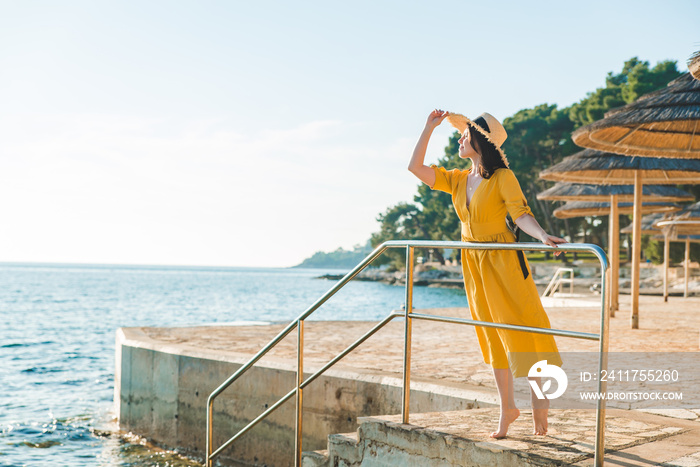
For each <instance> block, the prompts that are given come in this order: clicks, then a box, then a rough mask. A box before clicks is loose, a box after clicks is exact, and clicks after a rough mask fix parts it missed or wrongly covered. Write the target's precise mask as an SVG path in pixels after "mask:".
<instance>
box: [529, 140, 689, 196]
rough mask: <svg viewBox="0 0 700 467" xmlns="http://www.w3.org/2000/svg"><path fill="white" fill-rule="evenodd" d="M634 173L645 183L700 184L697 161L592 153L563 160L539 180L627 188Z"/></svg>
mask: <svg viewBox="0 0 700 467" xmlns="http://www.w3.org/2000/svg"><path fill="white" fill-rule="evenodd" d="M699 130H700V128H699ZM636 171H638V172H640V174H641V175H642V177H643V179H644V183H650V184H655V185H681V184H696V183H700V160H694V159H672V158H663V159H661V158H656V157H632V156H623V155H619V154H614V153H610V152H602V151H597V150H595V149H584V150H583V151H580V152H577V153H576V154H574V155H572V156H569V157H565V158H564V159H563V160H562V161H561V162H559V163H558V164H555V165H553V166H551V167H549V168H547V169H545V170H543V171H542V172H540V178H542V179H544V180H551V181H554V182H569V183H595V184H599V185H627V184H629V183H630V182H632V181H633V180H634V178H635V172H636Z"/></svg>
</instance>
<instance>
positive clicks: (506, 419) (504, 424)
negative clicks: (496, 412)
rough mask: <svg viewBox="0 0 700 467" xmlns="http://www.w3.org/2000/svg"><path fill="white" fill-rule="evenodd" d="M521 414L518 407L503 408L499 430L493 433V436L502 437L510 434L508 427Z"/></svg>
mask: <svg viewBox="0 0 700 467" xmlns="http://www.w3.org/2000/svg"><path fill="white" fill-rule="evenodd" d="M519 416H520V410H518V409H516V408H512V409H511V408H507V409H501V418H500V419H499V420H498V431H494V432H493V433H491V438H496V439H501V438H505V437H506V435H507V434H508V427H509V426H510V424H511V423H513V422H514V421H515V419H516V418H518V417H519Z"/></svg>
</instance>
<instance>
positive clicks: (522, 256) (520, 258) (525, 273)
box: [506, 217, 530, 279]
mask: <svg viewBox="0 0 700 467" xmlns="http://www.w3.org/2000/svg"><path fill="white" fill-rule="evenodd" d="M506 225H507V226H508V228H509V229H510V230H511V231H512V232H513V235H515V241H516V242H519V241H520V227H518V226H517V225H516V224H515V222H513V221H512V220H510V218H509V217H506ZM516 253H517V254H518V262H520V270H521V271H522V272H523V279H527V276H529V275H530V271H528V269H527V263H526V262H525V254H524V253H523V251H522V250H516Z"/></svg>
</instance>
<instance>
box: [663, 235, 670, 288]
mask: <svg viewBox="0 0 700 467" xmlns="http://www.w3.org/2000/svg"><path fill="white" fill-rule="evenodd" d="M668 230H669V229H664V302H667V301H668V263H669V261H670V258H669V256H670V255H669V245H668V244H669V240H668V236H669V232H668Z"/></svg>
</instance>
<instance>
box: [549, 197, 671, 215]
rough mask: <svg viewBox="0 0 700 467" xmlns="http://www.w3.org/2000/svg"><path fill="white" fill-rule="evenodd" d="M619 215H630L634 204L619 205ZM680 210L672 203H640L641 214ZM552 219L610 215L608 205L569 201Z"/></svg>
mask: <svg viewBox="0 0 700 467" xmlns="http://www.w3.org/2000/svg"><path fill="white" fill-rule="evenodd" d="M617 206H618V213H619V214H631V213H632V211H633V209H634V203H619V204H618V205H617ZM681 209H682V208H681V207H680V206H679V205H677V204H674V203H653V202H646V203H642V213H645V214H648V213H652V212H677V211H680V210H681ZM553 214H554V217H557V218H559V219H571V218H572V217H586V216H607V215H609V214H610V203H603V202H592V201H569V202H568V203H566V204H565V205H564V206H561V207H559V208H557V209H555V210H554V213H553Z"/></svg>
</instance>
